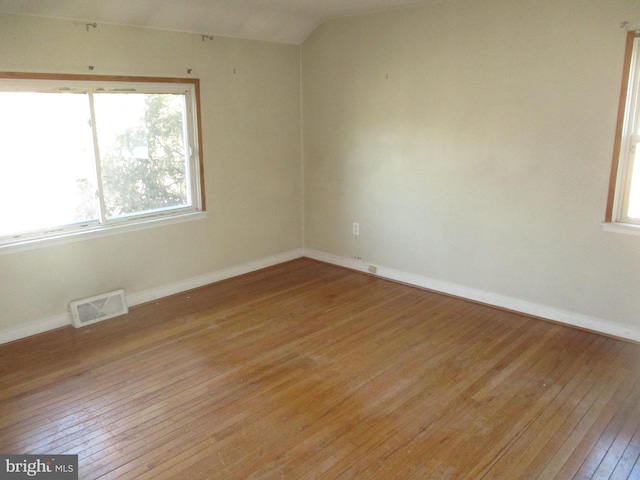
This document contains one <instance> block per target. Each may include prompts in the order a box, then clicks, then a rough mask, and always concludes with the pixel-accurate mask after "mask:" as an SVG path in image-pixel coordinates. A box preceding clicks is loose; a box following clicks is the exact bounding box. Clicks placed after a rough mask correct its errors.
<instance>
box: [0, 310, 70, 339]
mask: <svg viewBox="0 0 640 480" xmlns="http://www.w3.org/2000/svg"><path fill="white" fill-rule="evenodd" d="M67 325H71V314H70V313H63V314H60V315H54V316H53V317H47V318H41V319H40V320H36V321H34V322H29V323H26V324H24V325H20V326H19V327H13V328H8V329H7V330H3V331H1V332H0V344H2V343H8V342H13V341H14V340H20V339H21V338H26V337H31V336H33V335H37V334H39V333H43V332H48V331H49V330H55V329H56V328H60V327H66V326H67Z"/></svg>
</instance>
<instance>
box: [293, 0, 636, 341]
mask: <svg viewBox="0 0 640 480" xmlns="http://www.w3.org/2000/svg"><path fill="white" fill-rule="evenodd" d="M624 20H628V21H632V22H635V21H638V20H640V2H637V0H608V1H606V2H603V1H601V0H562V1H557V0H519V1H517V2H516V1H513V0H482V1H478V0H450V1H446V2H441V3H440V4H438V5H432V6H428V7H419V8H408V9H402V10H395V11H388V12H381V13H376V14H370V15H363V16H357V17H348V18H340V19H336V20H332V21H329V22H326V23H324V24H323V25H321V26H320V27H319V28H318V29H317V30H316V31H315V32H314V33H313V34H312V35H311V36H310V37H309V38H308V39H307V41H306V42H305V43H304V45H303V49H302V70H303V74H302V78H303V80H302V85H303V131H304V189H305V210H304V215H305V247H306V248H308V249H310V250H313V251H316V252H324V253H328V254H331V255H333V256H335V258H343V259H345V258H346V259H354V258H361V259H362V261H363V262H366V263H372V264H377V265H382V266H385V267H388V268H390V269H394V270H395V271H400V272H405V273H407V274H411V275H415V276H418V277H420V278H425V279H429V280H430V281H434V282H444V284H447V285H457V286H460V287H461V290H462V291H465V289H466V290H468V291H475V292H478V291H480V292H490V293H491V295H494V296H496V297H500V298H507V299H512V300H513V301H514V302H516V303H517V302H524V303H526V304H528V305H537V306H540V307H541V308H542V309H550V310H551V311H554V312H561V313H563V314H564V313H566V314H568V315H570V316H572V315H574V316H575V318H580V317H581V316H585V317H586V318H589V319H595V320H596V321H602V322H604V323H606V322H610V323H611V324H614V325H617V326H620V327H621V328H630V329H632V330H634V331H635V332H636V333H640V318H639V312H640V295H639V294H638V292H640V237H639V236H630V235H624V234H617V233H609V232H606V233H605V232H604V231H603V229H602V226H601V222H602V221H603V219H604V213H605V204H606V197H607V188H608V179H609V169H610V165H611V153H612V148H613V137H614V129H615V122H616V115H617V105H618V97H619V91H620V81H621V73H622V60H623V54H624V44H625V36H626V32H625V31H624V30H622V29H620V28H619V26H620V23H621V22H622V21H624ZM352 222H359V224H360V235H359V236H354V235H352ZM638 338H640V336H639V337H638Z"/></svg>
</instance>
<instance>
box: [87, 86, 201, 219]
mask: <svg viewBox="0 0 640 480" xmlns="http://www.w3.org/2000/svg"><path fill="white" fill-rule="evenodd" d="M94 106H95V114H96V124H97V130H98V145H99V149H100V166H101V169H102V179H103V188H104V200H105V208H106V212H105V213H106V216H107V218H115V217H123V216H127V215H134V214H139V213H145V212H149V211H154V210H164V209H169V208H175V207H181V206H189V204H190V203H189V202H190V199H189V195H188V192H187V190H188V189H187V185H188V155H187V152H186V148H185V147H186V142H185V125H184V118H185V96H184V95H179V94H144V93H118V94H114V93H96V94H95V96H94Z"/></svg>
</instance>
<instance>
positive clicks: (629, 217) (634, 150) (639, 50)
mask: <svg viewBox="0 0 640 480" xmlns="http://www.w3.org/2000/svg"><path fill="white" fill-rule="evenodd" d="M605 222H606V223H605V226H607V227H609V228H613V229H616V230H624V229H626V230H627V231H629V232H632V233H638V234H640V31H634V32H629V33H628V34H627V47H626V53H625V61H624V70H623V78H622V88H621V93H620V105H619V110H618V124H617V127H616V138H615V143H614V151H613V162H612V168H611V178H610V182H609V197H608V201H607V212H606V218H605Z"/></svg>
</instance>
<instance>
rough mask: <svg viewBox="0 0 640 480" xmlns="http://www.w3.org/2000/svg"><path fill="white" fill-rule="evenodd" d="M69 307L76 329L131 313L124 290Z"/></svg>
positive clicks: (97, 296) (76, 301) (98, 296)
mask: <svg viewBox="0 0 640 480" xmlns="http://www.w3.org/2000/svg"><path fill="white" fill-rule="evenodd" d="M69 307H70V309H71V316H72V317H73V326H74V327H76V328H79V327H84V326H85V325H90V324H92V323H95V322H100V321H102V320H106V319H108V318H113V317H117V316H119V315H124V314H126V313H129V309H128V308H127V304H126V302H125V297H124V290H114V291H113V292H108V293H102V294H100V295H95V296H93V297H89V298H83V299H81V300H74V301H73V302H71V303H70V304H69Z"/></svg>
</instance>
